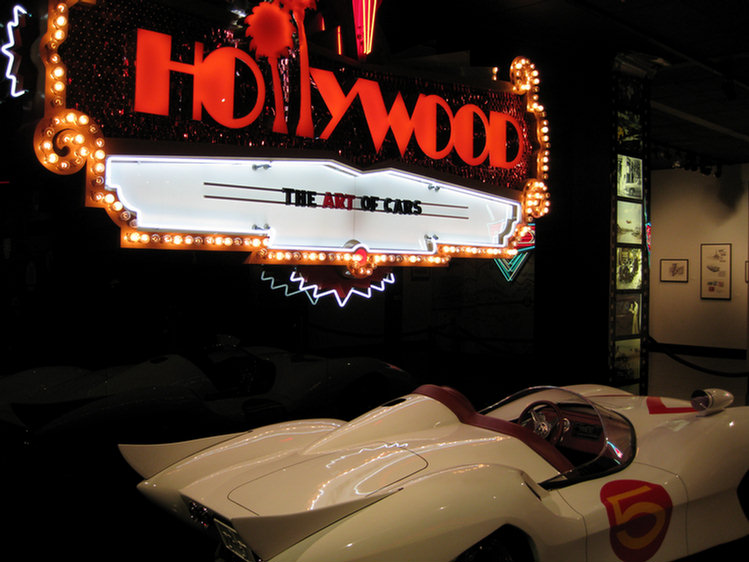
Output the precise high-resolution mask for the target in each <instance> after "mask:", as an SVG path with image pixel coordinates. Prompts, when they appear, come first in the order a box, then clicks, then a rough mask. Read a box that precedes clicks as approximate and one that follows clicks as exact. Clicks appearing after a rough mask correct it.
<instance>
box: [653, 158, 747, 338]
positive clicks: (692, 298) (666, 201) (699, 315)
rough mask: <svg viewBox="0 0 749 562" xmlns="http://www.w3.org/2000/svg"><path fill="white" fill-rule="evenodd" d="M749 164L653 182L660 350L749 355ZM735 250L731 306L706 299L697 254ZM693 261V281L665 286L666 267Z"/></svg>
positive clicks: (666, 173) (658, 175) (668, 174)
mask: <svg viewBox="0 0 749 562" xmlns="http://www.w3.org/2000/svg"><path fill="white" fill-rule="evenodd" d="M748 184H749V164H744V165H739V166H728V167H724V168H723V170H722V174H721V175H720V177H715V176H714V175H710V176H707V175H704V174H701V173H699V172H694V171H686V170H682V169H674V170H658V171H654V172H652V174H651V207H650V222H651V223H652V238H651V241H652V254H651V261H650V335H651V336H652V337H653V338H654V339H655V340H656V341H658V342H659V343H663V344H677V345H690V346H706V347H719V348H731V349H746V348H747V283H746V280H745V264H746V261H747V245H748V242H747V241H748V239H749V198H748V197H747V186H748ZM702 244H730V245H731V294H730V297H731V298H730V300H710V299H703V298H701V296H700V295H701V291H700V284H701V280H700V267H701V266H700V247H701V245H702ZM664 259H665V260H672V259H679V260H684V259H685V260H688V280H687V282H686V283H684V282H664V281H662V280H661V271H660V270H661V260H664Z"/></svg>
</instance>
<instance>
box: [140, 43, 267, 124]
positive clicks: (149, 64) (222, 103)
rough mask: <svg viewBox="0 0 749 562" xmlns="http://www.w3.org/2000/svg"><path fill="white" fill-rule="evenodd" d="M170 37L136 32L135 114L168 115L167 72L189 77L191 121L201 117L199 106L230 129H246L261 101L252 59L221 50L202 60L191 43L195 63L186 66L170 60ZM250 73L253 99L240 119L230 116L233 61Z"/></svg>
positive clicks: (260, 85)
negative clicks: (250, 108)
mask: <svg viewBox="0 0 749 562" xmlns="http://www.w3.org/2000/svg"><path fill="white" fill-rule="evenodd" d="M171 48H172V38H171V36H169V35H165V34H163V33H157V32H155V31H148V30H146V29H138V47H137V53H136V59H135V64H136V76H135V104H134V109H135V111H138V112H142V113H153V114H155V115H168V114H169V73H170V71H174V72H181V73H183V74H192V75H193V76H194V77H195V78H194V82H193V84H194V85H193V107H192V117H193V119H196V120H200V119H201V118H202V115H201V113H202V107H205V109H206V110H207V111H208V113H210V115H211V117H213V118H214V119H215V120H216V121H218V122H219V123H221V124H222V125H224V126H226V127H230V128H235V129H236V128H239V127H246V126H247V125H249V124H250V123H252V122H253V121H254V120H255V119H257V117H258V115H260V111H262V108H263V103H264V101H265V82H264V81H263V77H262V74H261V72H260V68H259V67H258V66H257V63H256V62H255V60H254V59H253V58H252V57H250V56H249V55H248V54H247V53H245V52H244V51H240V50H239V49H235V48H233V47H222V48H219V49H216V50H215V51H213V52H212V53H210V54H209V55H208V56H207V57H205V59H203V45H202V43H197V42H196V43H195V62H194V63H193V64H187V63H182V62H176V61H173V60H171ZM237 60H241V61H242V62H243V63H245V64H246V65H247V66H248V67H249V68H250V69H251V70H252V73H253V75H254V77H255V81H256V83H257V100H256V101H255V105H254V107H253V108H252V111H250V113H248V114H247V115H245V116H244V117H239V118H235V117H234V74H235V65H236V61H237Z"/></svg>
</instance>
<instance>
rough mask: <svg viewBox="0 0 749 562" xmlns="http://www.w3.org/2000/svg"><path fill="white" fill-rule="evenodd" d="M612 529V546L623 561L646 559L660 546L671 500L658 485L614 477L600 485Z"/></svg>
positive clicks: (669, 513) (639, 561)
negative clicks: (611, 480) (615, 478)
mask: <svg viewBox="0 0 749 562" xmlns="http://www.w3.org/2000/svg"><path fill="white" fill-rule="evenodd" d="M601 501H602V502H603V505H605V506H606V513H607V515H608V517H609V524H610V526H611V530H610V532H609V536H610V539H611V548H612V549H613V550H614V553H615V554H616V555H617V556H618V557H619V558H620V559H621V560H623V561H624V562H645V561H646V560H649V559H650V558H651V557H652V556H653V555H654V554H655V553H656V552H657V551H658V549H659V548H660V546H661V544H662V543H663V539H664V537H665V536H666V531H668V524H669V522H670V521H671V511H672V509H673V503H672V502H671V497H670V496H669V495H668V492H666V490H665V489H664V488H663V486H660V485H658V484H653V483H650V482H643V481H641V480H616V481H614V482H609V483H608V484H606V485H604V486H603V488H601Z"/></svg>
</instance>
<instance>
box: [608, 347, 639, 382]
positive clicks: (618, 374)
mask: <svg viewBox="0 0 749 562" xmlns="http://www.w3.org/2000/svg"><path fill="white" fill-rule="evenodd" d="M640 355H641V354H640V340H639V339H629V340H622V341H618V342H616V345H615V347H614V376H615V378H616V379H617V382H618V383H619V384H623V383H625V382H632V381H636V380H638V379H639V378H640Z"/></svg>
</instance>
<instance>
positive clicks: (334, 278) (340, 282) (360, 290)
mask: <svg viewBox="0 0 749 562" xmlns="http://www.w3.org/2000/svg"><path fill="white" fill-rule="evenodd" d="M260 278H261V279H262V280H263V281H269V282H270V284H271V289H280V290H283V291H284V294H285V295H286V296H287V297H291V296H294V295H298V294H299V293H304V294H305V295H306V296H307V298H308V299H309V301H310V302H311V303H312V304H313V305H315V304H318V302H319V300H320V299H321V298H323V297H334V298H335V300H336V302H337V303H338V306H340V307H341V308H343V307H344V306H346V304H348V302H349V300H350V299H351V297H353V296H358V297H364V298H366V299H369V298H371V297H372V294H373V293H372V291H379V292H383V291H384V290H385V287H386V286H387V285H391V284H393V283H395V275H394V274H393V273H392V271H391V270H390V269H388V268H380V269H378V270H377V271H375V272H374V273H373V276H372V277H370V278H368V279H358V278H356V277H353V276H346V275H342V274H341V272H340V268H336V267H308V268H297V269H295V270H294V271H292V272H291V274H290V275H289V280H288V282H286V281H279V280H278V279H276V278H275V277H274V276H273V275H271V274H270V273H267V272H265V271H263V273H262V274H261V277H260Z"/></svg>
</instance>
